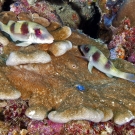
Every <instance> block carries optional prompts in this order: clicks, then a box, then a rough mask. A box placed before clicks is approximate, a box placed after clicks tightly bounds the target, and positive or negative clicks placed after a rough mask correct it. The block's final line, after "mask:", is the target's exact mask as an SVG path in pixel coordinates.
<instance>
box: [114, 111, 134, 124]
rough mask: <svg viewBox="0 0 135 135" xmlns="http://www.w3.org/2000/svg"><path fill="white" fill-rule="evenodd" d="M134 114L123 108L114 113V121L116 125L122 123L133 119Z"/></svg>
mask: <svg viewBox="0 0 135 135" xmlns="http://www.w3.org/2000/svg"><path fill="white" fill-rule="evenodd" d="M134 118H135V116H134V115H133V114H132V112H131V111H130V110H125V111H123V112H117V113H116V114H115V115H114V122H115V123H116V124H118V125H123V124H125V123H127V122H129V121H131V120H133V119H134Z"/></svg>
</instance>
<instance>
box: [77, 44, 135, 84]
mask: <svg viewBox="0 0 135 135" xmlns="http://www.w3.org/2000/svg"><path fill="white" fill-rule="evenodd" d="M79 49H80V51H81V52H82V53H83V55H84V56H83V58H85V59H86V60H88V61H89V63H88V70H89V72H90V73H92V68H93V67H95V68H97V69H98V70H100V71H101V72H103V73H105V74H106V75H107V76H108V77H113V76H115V77H119V78H122V79H125V80H128V81H131V82H135V75H134V74H131V73H125V72H122V71H120V70H118V69H116V68H115V67H114V65H113V63H112V62H111V61H110V60H108V59H107V58H106V57H105V55H104V54H103V53H102V52H101V51H100V50H99V49H97V48H96V47H95V46H92V45H80V46H79Z"/></svg>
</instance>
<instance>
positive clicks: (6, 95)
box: [0, 72, 21, 100]
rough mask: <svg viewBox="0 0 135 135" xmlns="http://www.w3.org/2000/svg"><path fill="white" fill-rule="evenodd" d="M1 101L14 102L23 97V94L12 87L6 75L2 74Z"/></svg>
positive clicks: (0, 75) (0, 83) (0, 80)
mask: <svg viewBox="0 0 135 135" xmlns="http://www.w3.org/2000/svg"><path fill="white" fill-rule="evenodd" d="M0 78H1V79H0V99H1V100H14V99H18V98H19V97H20V96H21V93H20V92H19V91H18V90H16V89H15V88H14V87H13V86H11V84H10V82H9V81H8V80H7V78H6V77H5V75H4V74H3V73H2V72H0Z"/></svg>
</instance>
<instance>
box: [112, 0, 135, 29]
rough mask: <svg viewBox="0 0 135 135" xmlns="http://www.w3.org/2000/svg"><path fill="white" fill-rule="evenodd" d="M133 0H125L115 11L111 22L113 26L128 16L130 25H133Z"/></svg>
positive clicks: (134, 2)
mask: <svg viewBox="0 0 135 135" xmlns="http://www.w3.org/2000/svg"><path fill="white" fill-rule="evenodd" d="M134 6H135V1H134V0H125V1H124V4H123V6H122V7H121V8H120V10H119V11H118V13H117V17H116V19H114V21H113V24H114V26H117V27H118V26H119V25H120V22H121V21H122V20H123V19H124V18H125V17H128V18H129V19H130V21H131V26H135V16H134V12H135V8H134Z"/></svg>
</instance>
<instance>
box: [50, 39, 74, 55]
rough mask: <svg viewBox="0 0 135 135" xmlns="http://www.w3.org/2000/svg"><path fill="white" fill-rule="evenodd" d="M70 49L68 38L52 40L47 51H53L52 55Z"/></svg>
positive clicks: (70, 44) (63, 52)
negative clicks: (57, 40)
mask: <svg viewBox="0 0 135 135" xmlns="http://www.w3.org/2000/svg"><path fill="white" fill-rule="evenodd" d="M70 49H72V43H71V42H70V41H68V40H64V41H59V42H54V43H53V44H51V45H50V47H49V49H48V50H49V51H51V52H52V53H53V55H54V56H56V57H57V56H61V55H63V54H65V53H66V52H67V51H68V50H70Z"/></svg>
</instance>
